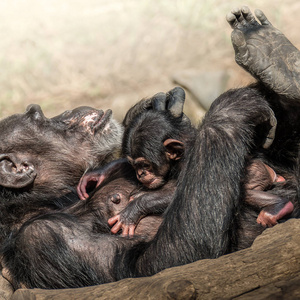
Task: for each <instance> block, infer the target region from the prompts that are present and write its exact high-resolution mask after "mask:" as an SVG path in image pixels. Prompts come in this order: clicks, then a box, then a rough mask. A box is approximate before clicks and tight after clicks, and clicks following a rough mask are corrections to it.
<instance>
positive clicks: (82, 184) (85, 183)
mask: <svg viewBox="0 0 300 300" xmlns="http://www.w3.org/2000/svg"><path fill="white" fill-rule="evenodd" d="M105 178H106V176H105V171H104V170H103V169H96V170H92V171H88V172H86V173H85V174H84V175H83V176H82V177H81V178H80V180H79V183H78V185H77V194H78V196H79V198H80V200H85V199H86V198H88V197H89V194H88V193H87V190H88V189H89V187H91V186H93V187H94V188H97V187H98V186H99V185H100V184H101V183H102V182H103V180H104V179H105Z"/></svg>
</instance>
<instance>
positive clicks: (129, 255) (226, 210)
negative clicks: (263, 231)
mask: <svg viewBox="0 0 300 300" xmlns="http://www.w3.org/2000/svg"><path fill="white" fill-rule="evenodd" d="M232 16H234V17H235V18H236V19H235V20H233V19H234V17H232ZM232 16H230V17H229V19H230V22H231V23H232V24H233V26H234V27H236V28H240V29H235V32H236V33H237V32H239V34H242V35H243V30H244V29H245V30H246V33H245V34H244V35H243V37H244V38H245V41H248V36H247V34H248V33H249V32H248V31H249V29H251V35H252V36H253V35H255V34H256V33H255V31H257V30H258V31H261V32H264V30H266V31H272V30H273V31H274V32H275V33H276V31H275V29H274V28H273V27H272V26H271V25H266V19H265V17H264V15H263V14H262V13H261V14H259V15H257V16H258V18H259V20H261V22H262V25H259V24H258V23H257V22H256V21H254V18H253V17H252V15H251V13H250V12H249V11H245V10H244V11H243V12H235V14H233V15H232ZM275 38H276V36H275V37H273V36H272V41H273V40H274V39H275ZM279 38H282V36H281V35H280V36H279ZM256 40H257V42H258V41H259V40H260V36H259V35H258V37H257V39H256ZM263 41H264V43H267V42H268V39H266V38H265V37H263ZM239 46H241V47H242V49H244V48H245V47H244V44H238V45H237V43H235V47H236V48H237V49H238V50H239ZM269 46H270V45H269ZM264 47H267V46H264ZM285 47H286V49H287V50H285V51H286V54H287V55H286V56H285V57H284V59H283V60H282V64H280V65H279V66H278V68H279V70H282V72H283V73H285V72H287V71H286V69H285V66H286V62H287V61H286V58H287V56H288V54H289V52H288V51H289V49H291V48H292V50H291V51H294V48H293V46H292V45H290V44H289V43H285ZM250 54H251V53H250ZM270 57H271V60H272V59H274V57H273V56H272V55H271V56H270ZM251 59H252V61H253V64H255V63H256V62H258V63H257V66H256V68H255V70H256V71H255V72H256V73H259V71H260V69H259V66H261V65H260V64H259V59H258V58H256V57H255V56H253V57H251ZM281 68H283V69H281ZM295 72H296V70H295ZM297 74H298V73H297ZM297 74H296V75H295V77H297V76H298V75H297ZM271 80H274V81H275V82H276V80H275V78H270V77H269V78H267V81H268V82H267V84H269V83H270V82H271ZM291 89H293V91H296V92H297V87H295V88H294V87H293V88H291ZM276 92H277V93H278V94H275V93H274V92H272V91H269V90H266V89H265V88H263V87H261V86H256V87H254V86H252V87H247V88H244V89H240V90H232V91H229V92H227V93H225V94H223V95H222V96H220V97H219V98H218V99H217V100H216V101H215V102H214V103H213V105H212V106H211V109H210V110H209V112H208V113H207V114H206V116H205V119H204V120H203V122H202V124H201V125H200V127H199V128H198V132H197V135H196V138H195V141H194V144H193V146H192V147H191V151H190V152H189V153H188V155H187V157H186V159H187V162H186V166H185V167H184V169H183V171H182V174H181V176H180V177H179V179H178V182H179V184H178V188H177V191H176V195H175V197H174V200H173V201H172V203H171V205H170V206H169V209H168V210H167V212H166V214H165V218H164V220H163V222H162V225H161V226H160V228H159V230H158V232H157V234H156V235H155V237H154V238H153V239H152V240H151V241H149V242H144V241H143V240H140V239H139V238H124V237H121V236H117V235H111V234H109V231H110V228H109V226H107V223H106V220H104V217H103V213H102V212H101V210H97V209H96V211H93V209H95V207H93V206H92V208H89V207H90V206H89V205H88V204H89V203H91V202H92V199H93V198H91V199H89V200H90V201H91V202H86V203H85V202H79V204H78V203H76V204H73V205H71V206H69V207H68V208H67V209H61V210H59V207H62V206H67V204H68V203H70V202H72V200H70V198H69V197H67V195H66V193H67V191H68V186H71V187H74V186H75V183H74V181H75V180H77V179H79V178H78V177H79V176H78V175H77V174H78V173H80V172H81V171H83V170H84V169H85V167H87V166H88V165H91V166H92V165H93V164H94V161H95V160H97V159H101V157H100V156H101V155H100V154H99V150H100V149H101V148H102V147H103V148H104V149H108V148H109V147H107V146H106V143H108V142H109V140H110V137H109V136H110V134H113V133H112V131H111V129H112V127H111V126H112V124H111V122H105V117H108V114H105V117H104V119H102V120H103V121H104V123H102V121H101V120H100V113H99V111H96V110H88V109H84V112H82V111H81V110H78V111H77V114H76V116H75V115H74V112H70V114H69V115H61V116H59V117H56V118H53V119H47V118H45V117H44V116H43V114H42V112H41V110H40V109H39V108H38V107H36V106H32V107H30V108H29V109H28V111H27V112H26V113H25V114H23V115H14V116H12V117H9V118H7V119H4V120H2V121H1V122H0V141H1V147H0V148H1V153H2V156H1V158H2V159H1V168H0V170H1V173H2V174H6V175H7V176H2V177H1V178H2V181H3V184H2V188H1V204H0V205H1V208H0V213H1V218H0V219H1V226H2V228H4V229H5V230H6V233H7V234H8V233H10V234H9V235H8V236H5V235H4V236H3V239H4V241H3V242H4V247H3V250H2V252H1V256H2V262H3V265H4V267H5V270H6V273H8V274H10V276H11V278H12V279H13V282H14V285H15V287H19V286H25V287H42V288H63V287H78V286H85V285H92V284H99V283H102V282H109V281H113V280H118V279H121V278H125V277H130V276H145V275H150V274H154V273H156V272H158V271H160V270H162V269H164V268H167V267H171V266H176V265H181V264H185V263H188V262H192V261H195V260H198V259H201V258H214V257H218V256H220V255H222V254H224V253H228V252H230V251H232V250H233V249H235V248H236V246H237V245H238V243H240V241H239V240H238V239H237V237H238V230H239V224H238V218H237V216H239V215H240V214H241V215H246V211H245V210H243V211H242V210H241V207H240V199H241V197H243V189H242V184H241V182H242V178H243V176H244V173H245V165H246V163H247V157H248V156H249V154H256V153H257V147H259V146H260V145H262V144H263V143H264V141H265V138H266V137H268V136H269V131H270V128H271V127H272V124H271V125H270V123H272V120H273V118H274V115H273V111H272V109H274V111H275V113H276V117H277V118H278V120H279V126H278V131H277V135H276V138H275V141H274V143H273V145H272V146H271V147H270V148H269V149H268V150H266V151H265V153H264V156H265V158H266V160H267V161H268V164H269V163H270V164H271V163H272V166H273V168H274V169H275V170H276V171H277V166H278V165H279V166H280V167H282V168H283V170H285V171H288V172H290V173H292V171H291V169H289V167H290V166H293V165H294V164H295V162H296V159H297V155H298V138H299V132H298V128H299V126H298V124H299V123H298V122H299V121H298V119H299V118H296V117H297V113H298V112H297V110H298V107H299V103H297V101H292V100H291V99H289V98H288V97H285V98H284V97H282V94H283V93H284V90H282V89H280V88H279V89H277V90H276ZM293 96H294V94H293ZM299 98H300V97H297V99H299ZM268 101H269V102H270V103H271V104H269V102H268ZM270 106H272V109H271V108H270ZM290 107H294V108H293V109H290ZM285 114H286V115H287V116H286V115H285ZM293 122H294V123H293ZM295 124H296V125H297V127H296V129H294V128H293V125H295ZM101 129H102V132H103V136H102V132H101ZM284 129H287V131H284ZM292 129H293V130H292ZM257 132H259V133H260V134H259V135H258V134H256V133H257ZM87 133H88V135H87ZM86 135H87V136H86ZM100 136H102V137H100ZM103 140H106V142H104V143H103ZM11 141H14V144H12V143H11ZM37 141H38V142H37ZM278 150H283V151H279V152H280V153H282V152H286V155H285V156H283V157H281V156H279V152H278ZM43 151H45V153H44V152H43ZM287 152H288V153H287ZM104 153H105V151H104V150H103V152H102V154H104ZM108 153H109V151H107V152H106V154H108ZM276 153H277V155H276ZM60 159H61V161H60ZM55 160H57V161H58V162H57V163H56V165H55ZM78 170H80V171H78ZM72 172H76V173H75V174H74V175H75V176H74V178H71V177H73V176H71V175H73V174H72ZM278 173H279V174H282V175H283V176H285V174H284V173H283V172H278ZM25 174H27V175H26V176H25ZM26 177H29V179H28V178H26ZM6 178H8V179H6ZM14 183H15V184H16V185H14ZM52 183H53V186H54V188H56V190H57V191H53V190H54V189H53V186H51V184H52ZM89 200H87V201H89ZM77 205H81V207H80V209H77ZM85 207H86V209H84V208H85ZM297 209H298V207H297V206H295V210H294V213H296V212H297V211H298V210H297ZM55 210H56V211H55ZM18 218H21V221H16V220H18ZM245 221H247V220H246V219H245ZM254 223H255V219H254ZM241 225H242V224H241ZM19 227H20V228H19ZM14 228H16V230H15V231H14V232H12V233H11V231H12V230H13V229H14ZM256 234H257V232H256Z"/></svg>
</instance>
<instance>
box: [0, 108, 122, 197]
mask: <svg viewBox="0 0 300 300" xmlns="http://www.w3.org/2000/svg"><path fill="white" fill-rule="evenodd" d="M122 133H123V128H122V127H121V126H120V125H119V124H118V123H117V122H116V121H115V120H113V119H112V112H111V110H108V111H106V112H103V111H102V110H98V109H94V108H91V107H79V108H76V109H74V110H70V111H66V112H64V113H63V114H61V115H58V116H56V117H54V118H46V117H45V116H44V114H43V112H42V110H41V108H40V106H39V105H30V106H28V107H27V110H26V112H25V113H23V114H15V115H12V116H10V117H7V118H5V119H2V120H1V121H0V186H3V187H6V188H10V189H33V190H39V189H41V188H45V187H46V186H48V187H51V188H52V189H57V190H60V191H61V189H63V188H64V187H65V186H68V185H69V186H75V185H76V184H77V182H78V180H79V178H80V176H81V175H82V174H83V172H84V171H85V170H86V169H87V168H88V167H91V166H95V165H99V164H102V163H105V162H107V161H109V160H111V159H113V158H114V156H115V155H116V154H117V152H118V151H119V149H120V145H121V138H122Z"/></svg>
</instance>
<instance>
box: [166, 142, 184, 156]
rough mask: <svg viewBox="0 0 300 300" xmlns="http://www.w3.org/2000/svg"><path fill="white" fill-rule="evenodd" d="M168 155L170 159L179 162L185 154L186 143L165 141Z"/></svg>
mask: <svg viewBox="0 0 300 300" xmlns="http://www.w3.org/2000/svg"><path fill="white" fill-rule="evenodd" d="M164 146H165V148H166V150H167V151H166V154H167V157H169V159H173V160H178V159H180V158H181V157H182V155H183V153H184V143H183V142H181V141H178V140H174V139H166V140H165V141H164Z"/></svg>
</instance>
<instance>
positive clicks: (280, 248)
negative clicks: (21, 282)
mask: <svg viewBox="0 0 300 300" xmlns="http://www.w3.org/2000/svg"><path fill="white" fill-rule="evenodd" d="M299 280H300V220H295V219H294V220H289V221H287V222H286V223H283V224H279V225H276V226H275V227H274V228H270V229H267V230H265V231H264V233H263V234H262V235H260V236H259V237H258V238H257V239H256V240H255V242H254V243H253V245H252V247H251V248H248V249H245V250H242V251H238V252H235V253H232V254H229V255H225V256H222V257H220V258H218V259H206V260H201V261H197V262H194V263H191V264H188V265H185V266H180V267H174V268H170V269H167V270H164V271H162V272H160V273H158V274H156V275H154V276H152V277H145V278H135V279H133V278H129V279H124V280H121V281H119V282H114V283H109V284H103V285H99V286H92V287H86V288H79V289H65V290H42V289H33V290H26V289H20V290H18V291H16V292H15V293H14V295H13V296H12V299H13V300H20V299H30V300H33V299H36V300H46V299H48V300H49V299H51V300H55V299H57V300H60V299H77V300H80V299H85V300H88V299H90V300H92V299H156V300H159V299H231V298H233V297H237V299H294V298H284V294H287V295H288V292H291V295H297V294H298V295H299V291H300V284H299ZM284 291H286V292H284Z"/></svg>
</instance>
